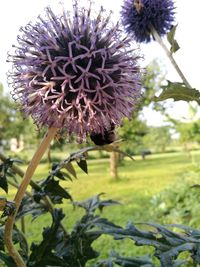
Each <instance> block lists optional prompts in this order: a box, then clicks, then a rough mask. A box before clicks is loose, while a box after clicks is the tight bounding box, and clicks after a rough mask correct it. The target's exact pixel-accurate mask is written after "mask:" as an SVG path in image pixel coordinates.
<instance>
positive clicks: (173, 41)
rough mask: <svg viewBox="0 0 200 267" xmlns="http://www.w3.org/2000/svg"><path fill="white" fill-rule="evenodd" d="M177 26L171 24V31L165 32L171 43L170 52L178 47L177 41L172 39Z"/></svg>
mask: <svg viewBox="0 0 200 267" xmlns="http://www.w3.org/2000/svg"><path fill="white" fill-rule="evenodd" d="M177 26H178V25H176V26H173V27H172V29H171V31H170V32H169V33H168V34H167V40H168V42H169V43H170V44H171V48H170V51H171V53H175V52H177V51H178V50H179V49H180V46H179V44H178V42H177V41H176V40H175V39H174V38H175V33H176V28H177Z"/></svg>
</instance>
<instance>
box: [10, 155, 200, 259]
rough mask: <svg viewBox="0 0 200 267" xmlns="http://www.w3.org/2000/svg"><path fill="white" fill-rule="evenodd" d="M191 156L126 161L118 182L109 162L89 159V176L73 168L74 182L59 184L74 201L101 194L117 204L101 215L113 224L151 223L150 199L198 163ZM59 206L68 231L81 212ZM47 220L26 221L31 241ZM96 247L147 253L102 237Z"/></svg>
mask: <svg viewBox="0 0 200 267" xmlns="http://www.w3.org/2000/svg"><path fill="white" fill-rule="evenodd" d="M191 155H192V159H191ZM191 155H190V156H189V155H188V154H186V153H181V152H179V153H170V154H169V153H166V154H158V155H150V156H148V157H147V159H146V160H141V158H140V157H136V158H135V161H131V160H130V159H126V160H124V161H123V162H122V164H121V165H120V166H119V178H120V179H119V180H117V181H116V180H113V179H112V178H111V177H110V173H109V159H98V160H89V161H88V170H89V174H88V175H87V174H85V173H83V172H82V171H81V170H80V169H78V168H77V167H76V170H77V176H78V179H74V180H73V182H71V181H61V183H62V185H63V186H65V187H66V188H68V190H69V192H70V194H71V195H72V196H73V198H74V200H76V201H81V200H84V199H86V198H89V197H91V196H93V195H96V194H99V193H102V192H104V193H105V196H104V198H107V199H113V200H117V201H119V202H120V203H121V204H122V205H119V206H114V207H108V208H105V210H104V212H103V214H102V216H104V217H106V218H108V219H110V220H112V221H113V222H115V223H116V224H120V225H121V226H125V225H126V223H127V222H128V221H132V222H134V223H136V222H143V221H154V218H153V216H152V215H150V214H149V212H148V210H149V208H150V206H151V202H150V200H151V198H152V196H153V195H155V194H157V193H159V192H162V191H163V190H165V189H166V188H167V187H169V186H172V185H173V184H174V183H176V181H178V180H179V179H180V177H181V175H183V174H184V173H186V172H187V171H189V170H191V169H192V168H193V164H194V162H196V163H198V162H199V160H200V152H198V151H195V152H192V154H191ZM74 166H75V165H74ZM47 174H48V166H47V164H45V163H43V164H41V165H40V166H39V167H38V170H37V173H36V174H35V176H34V178H33V179H34V180H35V181H36V180H38V179H39V178H45V177H46V176H47ZM13 194H14V190H13V191H12V190H11V191H10V195H11V196H12V195H13ZM61 207H62V208H63V209H64V212H65V213H66V218H65V219H64V225H66V227H67V228H68V229H69V230H70V229H71V228H72V225H73V223H74V222H75V221H76V220H78V219H79V218H80V216H81V215H82V214H83V211H82V210H81V209H79V208H78V209H76V210H74V209H73V208H72V206H71V205H70V204H69V202H68V201H65V203H63V204H62V205H61ZM50 220H51V219H50V217H49V215H43V216H41V217H40V218H39V219H37V220H35V221H33V222H31V219H30V218H27V219H26V221H27V222H28V224H27V235H28V236H29V240H30V242H31V241H35V242H37V241H39V240H40V239H41V236H40V233H41V230H42V229H43V227H44V226H47V225H50ZM156 221H157V219H156ZM157 222H158V221H157ZM95 246H96V247H97V248H98V249H99V250H100V251H101V252H102V254H103V255H104V256H105V255H106V251H110V250H112V249H114V250H117V251H119V252H120V253H121V254H125V255H139V254H140V253H144V252H146V249H145V248H144V249H142V250H141V249H140V248H135V247H134V246H133V243H132V242H131V241H127V240H125V241H123V242H121V241H120V242H119V241H118V242H117V241H113V240H112V238H110V237H105V236H102V237H101V238H100V239H99V241H97V242H96V243H95ZM141 251H142V252H141ZM147 251H149V250H147Z"/></svg>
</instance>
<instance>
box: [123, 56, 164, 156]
mask: <svg viewBox="0 0 200 267" xmlns="http://www.w3.org/2000/svg"><path fill="white" fill-rule="evenodd" d="M164 79H165V73H164V71H163V69H162V67H161V64H160V63H159V61H158V60H154V61H152V62H151V63H150V64H149V65H148V66H147V68H146V75H144V80H143V82H142V84H143V95H142V98H141V100H140V102H139V104H138V109H137V111H136V112H134V114H133V117H132V120H131V121H129V120H127V119H126V120H124V122H123V126H122V128H120V129H119V135H120V137H121V138H123V139H125V140H126V141H127V142H128V146H129V148H131V149H134V152H136V153H138V152H139V150H140V149H141V148H142V147H143V137H144V136H145V135H146V134H147V132H148V126H147V125H146V121H145V120H144V119H142V113H143V109H144V107H149V106H150V105H151V108H152V109H154V110H159V111H162V112H164V110H165V107H164V106H163V104H162V105H161V104H160V103H155V102H152V99H153V97H154V96H155V94H156V92H158V91H159V90H160V87H161V85H162V82H163V80H164ZM130 144H132V145H131V147H130Z"/></svg>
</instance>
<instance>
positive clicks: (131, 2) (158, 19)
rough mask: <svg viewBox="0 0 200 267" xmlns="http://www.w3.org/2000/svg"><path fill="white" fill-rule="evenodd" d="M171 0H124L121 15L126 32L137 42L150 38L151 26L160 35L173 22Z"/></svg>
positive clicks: (149, 39)
mask: <svg viewBox="0 0 200 267" xmlns="http://www.w3.org/2000/svg"><path fill="white" fill-rule="evenodd" d="M174 9H175V7H174V3H173V1H172V0H124V4H123V6H122V11H121V17H122V23H123V25H124V27H125V30H126V32H127V33H129V34H132V35H133V36H134V38H135V40H136V41H137V42H139V43H142V42H146V43H148V42H150V41H151V40H152V36H151V28H152V27H154V29H155V30H156V31H157V32H158V34H159V35H160V36H163V35H165V34H166V33H167V32H169V31H170V29H171V28H172V24H173V22H174Z"/></svg>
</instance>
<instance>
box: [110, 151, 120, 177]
mask: <svg viewBox="0 0 200 267" xmlns="http://www.w3.org/2000/svg"><path fill="white" fill-rule="evenodd" d="M117 165H118V153H117V152H115V151H113V152H111V153H110V175H111V177H112V178H114V179H115V180H118V179H119V177H118V170H117Z"/></svg>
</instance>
